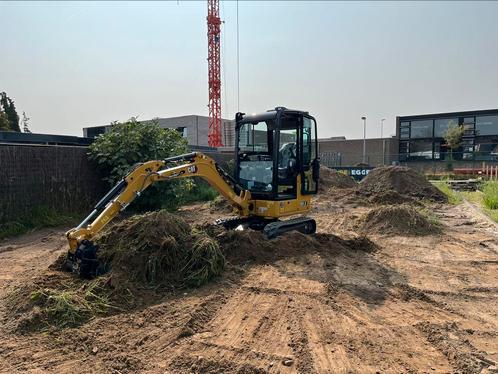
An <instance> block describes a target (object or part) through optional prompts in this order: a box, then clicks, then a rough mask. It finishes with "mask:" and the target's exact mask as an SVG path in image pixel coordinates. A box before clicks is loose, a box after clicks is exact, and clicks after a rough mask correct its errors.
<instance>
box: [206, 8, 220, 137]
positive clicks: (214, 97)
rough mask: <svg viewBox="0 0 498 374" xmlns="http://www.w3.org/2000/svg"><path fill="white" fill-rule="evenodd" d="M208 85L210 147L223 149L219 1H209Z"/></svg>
mask: <svg viewBox="0 0 498 374" xmlns="http://www.w3.org/2000/svg"><path fill="white" fill-rule="evenodd" d="M207 5H208V15H207V26H208V31H207V37H208V83H209V104H208V107H209V134H208V144H209V146H210V147H222V146H223V141H222V137H221V69H220V38H221V20H220V4H219V0H207Z"/></svg>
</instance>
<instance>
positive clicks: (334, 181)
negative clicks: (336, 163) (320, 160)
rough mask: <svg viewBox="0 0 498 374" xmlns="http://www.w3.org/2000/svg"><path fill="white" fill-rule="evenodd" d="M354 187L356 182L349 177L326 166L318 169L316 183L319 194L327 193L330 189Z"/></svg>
mask: <svg viewBox="0 0 498 374" xmlns="http://www.w3.org/2000/svg"><path fill="white" fill-rule="evenodd" d="M356 185H357V183H356V181H355V180H354V179H353V178H351V177H350V176H348V175H346V174H343V173H339V172H337V171H336V170H332V169H330V168H328V167H326V166H321V167H320V181H319V182H318V189H319V191H320V192H325V191H328V190H329V189H331V188H352V187H356Z"/></svg>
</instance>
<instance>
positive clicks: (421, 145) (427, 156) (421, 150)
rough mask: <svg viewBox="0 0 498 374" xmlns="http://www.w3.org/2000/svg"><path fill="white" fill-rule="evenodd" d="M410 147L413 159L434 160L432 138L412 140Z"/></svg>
mask: <svg viewBox="0 0 498 374" xmlns="http://www.w3.org/2000/svg"><path fill="white" fill-rule="evenodd" d="M412 123H413V122H412ZM409 149H410V159H411V160H432V141H430V140H414V141H411V142H410V146H409Z"/></svg>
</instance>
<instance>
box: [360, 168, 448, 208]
mask: <svg viewBox="0 0 498 374" xmlns="http://www.w3.org/2000/svg"><path fill="white" fill-rule="evenodd" d="M358 191H359V192H360V193H361V194H363V195H366V196H374V195H377V194H385V193H386V191H394V192H397V193H398V194H400V195H403V196H404V197H409V198H416V199H426V200H431V201H437V202H446V201H447V198H446V196H445V195H444V194H443V193H442V192H441V191H439V190H438V189H437V188H436V187H434V186H433V185H432V184H431V183H430V182H429V181H428V180H427V178H425V176H423V175H422V174H419V173H417V172H416V171H414V170H412V169H409V168H407V167H401V166H387V167H380V168H376V169H373V170H372V171H370V173H369V174H368V175H367V176H366V177H365V179H363V181H361V183H360V184H359V186H358Z"/></svg>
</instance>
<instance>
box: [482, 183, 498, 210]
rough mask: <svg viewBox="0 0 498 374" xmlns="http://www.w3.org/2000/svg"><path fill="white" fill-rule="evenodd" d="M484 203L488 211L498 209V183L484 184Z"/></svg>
mask: <svg viewBox="0 0 498 374" xmlns="http://www.w3.org/2000/svg"><path fill="white" fill-rule="evenodd" d="M482 192H483V202H484V205H485V206H486V207H487V208H488V209H498V181H489V182H486V183H484V187H483V189H482Z"/></svg>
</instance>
